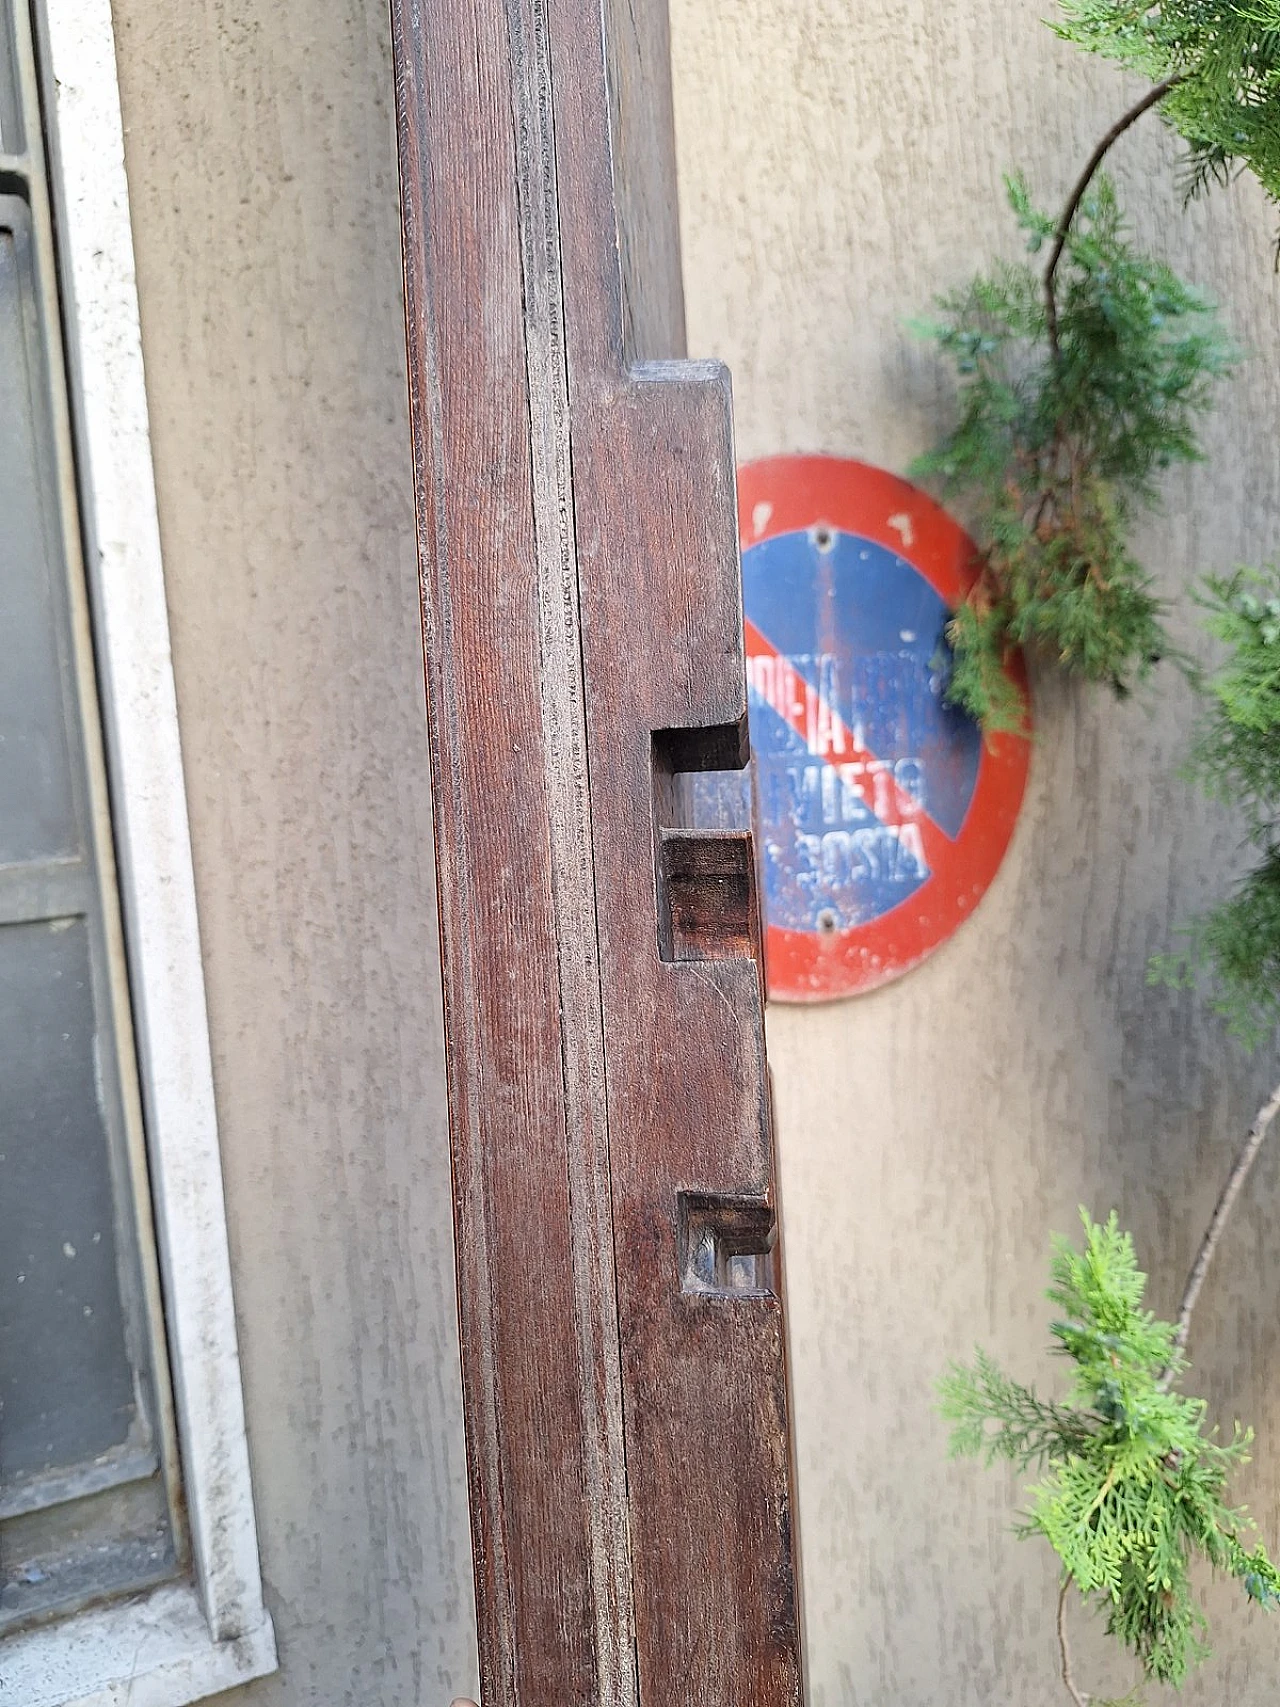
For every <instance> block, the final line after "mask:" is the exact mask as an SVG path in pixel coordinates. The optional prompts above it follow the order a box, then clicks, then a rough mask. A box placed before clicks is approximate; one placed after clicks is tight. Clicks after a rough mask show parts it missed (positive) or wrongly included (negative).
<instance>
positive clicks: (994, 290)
mask: <svg viewBox="0 0 1280 1707" xmlns="http://www.w3.org/2000/svg"><path fill="white" fill-rule="evenodd" d="M1008 195H1009V202H1010V205H1011V207H1012V209H1013V213H1014V217H1015V218H1016V220H1017V222H1018V225H1019V226H1020V228H1021V230H1022V232H1023V234H1024V237H1025V240H1026V247H1027V249H1028V251H1029V252H1030V253H1031V254H1037V253H1039V252H1040V251H1041V250H1042V249H1043V248H1044V246H1045V245H1046V244H1047V243H1049V242H1050V241H1051V240H1052V239H1053V238H1054V236H1055V230H1056V227H1055V222H1054V221H1053V220H1052V219H1051V218H1049V216H1048V215H1046V214H1044V213H1042V212H1040V211H1039V210H1038V209H1037V208H1035V207H1034V206H1033V204H1032V201H1031V197H1030V194H1029V192H1028V189H1027V186H1026V184H1025V182H1024V181H1023V179H1021V178H1020V177H1019V178H1012V179H1010V180H1008ZM1056 297H1057V349H1056V352H1055V350H1054V348H1053V347H1052V344H1051V341H1050V335H1049V328H1048V322H1047V315H1046V305H1045V293H1044V286H1043V283H1042V281H1041V279H1040V278H1039V276H1038V275H1037V273H1036V272H1035V271H1033V269H1032V267H1031V266H1030V265H1028V264H1026V263H1021V264H1014V265H1003V266H998V267H996V268H994V269H993V270H992V271H991V272H989V273H985V274H982V275H980V276H979V277H977V278H975V279H974V280H973V281H972V282H971V283H970V284H968V285H967V286H965V287H964V288H963V289H961V290H959V291H957V292H955V293H954V294H952V295H950V296H947V297H944V298H942V299H941V300H940V302H939V303H938V310H939V312H938V315H937V317H936V318H935V319H934V320H932V321H931V322H927V323H924V324H923V325H922V327H921V330H923V331H924V332H925V333H926V334H927V335H928V336H930V337H932V338H933V339H934V340H935V341H936V343H937V344H938V346H939V348H940V349H941V350H942V352H943V353H944V355H946V356H947V357H948V358H949V359H950V361H951V362H952V364H953V366H954V368H955V371H956V375H957V378H958V381H959V402H960V418H959V421H958V423H957V425H956V427H955V428H954V430H953V431H952V432H951V433H949V434H948V435H947V437H946V438H945V439H944V440H943V441H942V443H941V444H940V445H939V446H938V447H937V448H936V449H935V450H933V451H931V452H929V453H928V454H927V455H925V456H923V457H921V458H920V459H919V460H918V461H917V462H916V463H915V465H914V467H913V470H912V472H913V473H914V474H915V475H916V476H917V477H919V478H922V479H926V480H931V481H933V482H935V483H936V484H937V485H938V486H939V487H940V489H941V491H942V494H943V495H944V496H946V497H949V498H952V499H956V500H959V501H960V503H961V505H962V506H963V508H964V509H965V511H966V514H967V519H968V520H969V522H970V525H971V527H972V529H973V531H974V533H975V535H976V538H977V543H978V546H979V549H980V552H981V563H980V573H979V576H978V579H977V582H976V584H975V586H974V588H973V591H972V593H971V595H970V597H969V598H968V600H967V601H966V602H965V603H964V604H963V605H962V606H961V607H960V609H959V610H958V611H957V612H956V615H955V617H954V619H953V621H952V622H951V624H950V626H949V629H948V640H949V641H950V644H951V649H952V654H953V662H952V666H951V674H950V680H949V686H948V698H949V699H950V701H951V703H953V704H957V705H960V706H962V707H963V708H964V709H965V710H966V711H968V712H969V713H970V714H971V715H972V716H974V717H975V718H977V719H978V720H979V721H980V722H981V723H982V724H983V725H984V727H985V728H986V729H987V730H988V731H998V730H1002V729H1016V728H1018V727H1020V725H1021V722H1022V716H1023V708H1022V702H1021V698H1020V696H1019V694H1018V692H1017V690H1016V688H1015V687H1014V686H1013V684H1012V682H1011V681H1010V679H1009V677H1008V676H1007V675H1006V673H1005V670H1004V662H1005V658H1006V655H1007V654H1008V652H1009V650H1010V648H1011V647H1013V646H1022V647H1024V648H1026V649H1027V650H1028V651H1030V652H1032V653H1036V654H1040V655H1042V656H1047V657H1048V658H1050V659H1052V660H1054V661H1056V663H1057V664H1058V665H1060V666H1061V667H1062V668H1064V669H1066V670H1068V671H1070V672H1072V673H1074V674H1077V675H1080V676H1084V677H1086V678H1087V679H1089V680H1091V681H1102V682H1106V683H1109V684H1110V685H1111V686H1112V687H1113V688H1115V690H1116V691H1117V692H1119V693H1121V694H1124V693H1127V692H1128V691H1129V690H1130V689H1131V688H1132V687H1133V685H1134V684H1135V683H1137V682H1138V681H1141V680H1142V679H1143V678H1144V677H1145V676H1146V674H1147V673H1148V671H1149V670H1150V668H1151V666H1152V665H1153V663H1155V662H1156V661H1157V660H1158V659H1159V658H1160V657H1161V656H1164V655H1167V654H1169V652H1170V650H1171V647H1170V642H1169V639H1168V636H1167V634H1166V632H1165V629H1164V623H1163V619H1162V609H1161V605H1160V601H1159V600H1158V598H1157V597H1156V594H1155V592H1154V591H1153V588H1152V582H1151V578H1150V576H1149V575H1148V574H1147V572H1146V570H1145V569H1144V568H1143V566H1142V565H1141V564H1140V563H1139V562H1138V560H1137V558H1136V557H1135V556H1134V554H1133V551H1132V549H1131V547H1130V543H1129V535H1130V531H1131V528H1132V525H1133V521H1134V518H1135V516H1136V515H1137V513H1138V512H1139V511H1141V510H1142V509H1143V508H1144V507H1147V506H1150V505H1151V504H1153V503H1154V502H1155V500H1156V498H1157V495H1158V487H1159V480H1160V477H1161V476H1162V475H1163V474H1164V473H1165V472H1166V471H1167V470H1168V469H1170V468H1172V467H1173V466H1175V465H1176V464H1180V463H1188V462H1194V461H1196V460H1198V459H1199V457H1200V455H1201V450H1200V439H1199V429H1200V422H1201V419H1202V417H1203V416H1204V414H1205V413H1206V411H1207V410H1208V408H1209V406H1210V402H1211V395H1212V391H1213V386H1214V382H1215V381H1216V380H1217V379H1218V378H1220V377H1221V376H1222V375H1224V374H1225V373H1227V372H1228V371H1229V370H1230V368H1231V367H1232V365H1233V363H1234V360H1235V355H1234V351H1233V349H1232V347H1231V344H1230V341H1229V340H1228V338H1227V337H1226V335H1225V333H1224V332H1223V330H1222V328H1221V325H1220V324H1219V321H1218V319H1217V316H1216V314H1215V312H1214V310H1213V308H1212V306H1211V305H1210V304H1209V302H1208V301H1207V300H1206V299H1205V298H1204V297H1203V296H1201V295H1200V294H1199V293H1198V292H1197V291H1195V290H1193V289H1192V288H1191V286H1189V285H1187V284H1185V283H1183V281H1182V280H1180V279H1179V278H1178V277H1177V276H1176V275H1175V274H1174V273H1173V272H1172V271H1171V270H1170V268H1169V267H1167V266H1166V265H1164V263H1163V262H1161V261H1158V260H1154V259H1152V258H1151V257H1149V256H1146V255H1143V254H1141V253H1140V252H1139V251H1138V250H1137V249H1136V248H1135V247H1134V245H1133V243H1132V241H1131V239H1130V234H1129V232H1128V229H1127V227H1126V224H1125V221H1124V218H1123V216H1122V214H1121V211H1120V208H1119V205H1118V203H1117V201H1116V196H1115V192H1114V190H1113V189H1112V186H1111V184H1110V183H1109V182H1108V181H1107V179H1106V178H1104V177H1099V178H1097V179H1095V181H1094V184H1093V187H1092V189H1091V191H1090V192H1089V193H1088V194H1087V195H1086V196H1085V198H1084V200H1083V202H1082V204H1081V206H1080V209H1079V212H1078V214H1077V216H1076V218H1075V220H1074V221H1073V223H1072V226H1071V228H1070V230H1069V232H1068V233H1067V236H1066V240H1065V246H1064V251H1063V257H1062V262H1061V264H1060V267H1059V270H1058V275H1057V288H1056Z"/></svg>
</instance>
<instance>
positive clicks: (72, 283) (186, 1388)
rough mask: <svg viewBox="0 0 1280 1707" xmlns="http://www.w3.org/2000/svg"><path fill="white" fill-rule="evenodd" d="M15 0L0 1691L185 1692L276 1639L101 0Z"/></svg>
mask: <svg viewBox="0 0 1280 1707" xmlns="http://www.w3.org/2000/svg"><path fill="white" fill-rule="evenodd" d="M27 4H28V0H0V1707H71V1704H74V1703H83V1704H85V1707H88V1704H89V1703H97V1702H99V1701H105V1700H106V1699H107V1695H106V1693H105V1692H106V1691H109V1690H111V1688H112V1686H113V1685H118V1684H119V1683H120V1682H121V1680H123V1679H127V1680H129V1682H130V1685H131V1686H132V1687H131V1695H132V1688H137V1689H138V1692H139V1693H138V1699H140V1700H143V1699H145V1701H146V1702H147V1703H154V1704H155V1707H180V1704H181V1703H185V1702H188V1701H193V1700H196V1699H198V1698H199V1697H200V1696H202V1695H207V1694H210V1693H212V1692H214V1691H217V1690H221V1689H225V1688H227V1687H230V1686H231V1685H233V1684H235V1683H239V1682H243V1681H245V1680H246V1679H248V1678H251V1677H254V1676H258V1675H261V1674H262V1673H263V1672H265V1671H268V1670H270V1669H272V1668H273V1666H274V1663H275V1655H274V1645H273V1640H272V1635H271V1628H270V1624H269V1622H268V1620H267V1619H266V1616H265V1613H264V1612H263V1608H262V1602H261V1586H260V1581H259V1572H258V1561H257V1543H256V1532H255V1528H254V1517H253V1508H252V1502H251V1498H250V1492H249V1485H248V1463H247V1450H246V1446H245V1439H244V1420H243V1406H242V1400H241V1392H240V1381H239V1367H238V1360H237V1356H236V1348H235V1338H234V1323H233V1316H232V1309H231V1296H230V1283H229V1272H228V1262H227V1251H226V1234H225V1226H224V1224H223V1214H222V1191H221V1178H220V1173H219V1168H218V1156H217V1147H216V1128H215V1123H214V1110H213V1100H212V1078H211V1069H210V1063H209V1055H208V1036H207V1022H206V1017H205V1010H204V996H203V984H202V980H201V975H200V960H199V944H198V931H197V923H196V916H195V901H194V887H193V880H192V875H191V865H190V849H189V844H188V833H187V826H186V816H185V807H184V801H183V796H182V788H181V768H180V753H179V748H178V734H177V721H176V710H175V705H174V696H173V683H172V678H171V672H170V667H169V655H168V635H167V619H166V613H165V607H164V592H163V582H162V578H161V570H160V559H159V545H158V534H157V526H156V517H155V508H154V492H153V489H152V486H151V471H150V455H149V443H148V436H147V421H146V404H145V392H144V389H143V385H142V372H141V354H140V348H139V341H138V327H137V308H136V298H135V291H134V284H133V275H132V249H131V242H130V237H129V228H128V211H127V202H126V196H125V184H124V173H123V155H122V142H121V133H120V118H119V106H118V95H117V91H116V84H115V65H114V44H113V40H112V35H111V21H110V5H109V0H47V6H46V10H45V12H44V14H43V15H39V14H38V15H37V16H36V17H35V19H34V20H33V18H32V16H31V15H30V14H29V13H28V11H27V9H26V8H27ZM33 24H34V27H33ZM37 42H38V43H39V45H40V47H41V48H42V50H43V66H41V65H40V63H39V61H38V58H37V52H36V46H37ZM40 69H43V70H44V72H45V73H46V75H45V78H44V81H43V92H44V94H45V95H46V97H47V96H48V94H49V92H50V91H53V90H55V89H56V96H55V97H54V98H53V100H52V103H49V102H48V101H47V100H46V104H45V105H44V106H43V107H42V82H41V78H40V76H39V75H38V72H39V70H40ZM50 104H52V106H53V107H54V108H55V109H56V110H50ZM51 160H53V161H54V162H55V163H56V166H57V168H58V170H57V174H56V176H55V174H54V173H53V172H52V171H51ZM55 214H56V216H57V217H56V218H55ZM55 233H56V236H57V237H58V239H59V240H60V241H59V243H58V246H57V248H56V250H55ZM60 286H61V290H60V288H59V287H60ZM69 372H71V373H73V374H74V375H75V377H76V380H77V385H76V388H75V391H74V392H73V391H72V390H71V388H70V387H69V384H68V373H69ZM86 565H87V566H88V571H89V572H88V574H87V575H86ZM91 618H92V621H91ZM103 683H109V686H110V692H109V693H106V694H104V693H102V692H101V691H100V689H101V684H103ZM108 759H109V760H110V764H108ZM117 861H118V876H119V881H118V880H117ZM139 1063H141V1065H142V1069H143V1070H142V1072H141V1073H139ZM153 1203H154V1211H155V1213H154V1225H153V1216H152V1204H153ZM166 1251H178V1252H180V1253H181V1258H182V1260H181V1263H180V1264H174V1263H169V1262H165V1261H163V1258H164V1255H165V1253H166ZM179 1466H181V1471H180V1470H179ZM143 1689H145V1695H144V1694H143V1693H142V1690H143ZM111 1699H115V1696H114V1695H113V1696H111Z"/></svg>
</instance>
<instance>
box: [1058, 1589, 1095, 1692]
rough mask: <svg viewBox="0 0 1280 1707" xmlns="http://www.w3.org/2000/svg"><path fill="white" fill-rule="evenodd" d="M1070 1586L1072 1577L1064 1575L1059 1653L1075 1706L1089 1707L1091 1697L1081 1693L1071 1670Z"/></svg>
mask: <svg viewBox="0 0 1280 1707" xmlns="http://www.w3.org/2000/svg"><path fill="white" fill-rule="evenodd" d="M1070 1587H1071V1578H1070V1577H1063V1579H1062V1587H1061V1589H1059V1591H1058V1654H1059V1656H1060V1657H1061V1660H1062V1683H1063V1687H1064V1688H1065V1690H1066V1692H1067V1694H1068V1695H1069V1696H1070V1697H1071V1699H1072V1701H1073V1702H1074V1703H1075V1707H1089V1697H1088V1696H1087V1695H1081V1693H1080V1691H1079V1690H1078V1689H1077V1688H1076V1680H1075V1677H1074V1675H1073V1673H1072V1670H1071V1649H1070V1647H1069V1646H1068V1643H1067V1593H1068V1590H1069V1589H1070Z"/></svg>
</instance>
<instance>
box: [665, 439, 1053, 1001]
mask: <svg viewBox="0 0 1280 1707" xmlns="http://www.w3.org/2000/svg"><path fill="white" fill-rule="evenodd" d="M738 514H739V518H740V526H741V530H742V537H741V546H742V580H743V606H744V617H745V620H744V632H745V636H746V651H747V684H748V690H749V701H750V717H751V749H752V758H753V762H754V770H755V793H756V830H757V836H758V839H759V844H760V858H761V866H762V870H763V875H764V898H765V916H766V920H767V925H768V929H767V933H766V958H767V970H768V984H769V994H770V996H771V997H774V998H776V999H778V1000H781V1001H790V1002H815V1001H829V1000H832V999H835V998H838V997H841V996H851V995H856V994H858V993H860V992H862V991H865V990H870V989H874V988H875V987H876V986H877V985H878V984H883V983H886V982H887V981H888V980H889V979H891V978H896V977H899V976H900V975H901V974H902V973H903V972H906V971H908V970H909V969H910V968H911V967H913V966H915V965H917V964H918V963H919V962H920V961H921V960H923V959H924V958H925V956H926V955H928V954H930V953H932V951H933V950H934V949H935V948H937V947H938V946H939V944H940V943H942V942H944V941H945V940H946V939H947V937H949V936H950V935H951V933H952V932H953V931H954V930H955V929H956V928H957V926H959V925H960V924H962V923H963V922H964V920H965V919H966V918H968V917H969V915H970V914H971V913H972V912H973V910H974V908H975V907H976V906H977V904H978V902H979V901H980V900H981V898H982V896H983V894H984V893H985V891H986V889H987V887H988V885H989V884H990V883H991V881H992V879H993V878H994V876H995V874H996V871H997V870H998V869H999V866H1000V862H1001V860H1002V859H1003V857H1004V854H1005V850H1006V849H1007V847H1008V845H1009V840H1010V838H1011V836H1012V835H1013V829H1014V825H1015V823H1016V821H1017V816H1018V809H1019V807H1020V805H1021V803H1022V796H1023V793H1024V790H1025V787H1026V779H1027V768H1028V761H1029V755H1030V743H1029V741H1028V740H1027V739H1026V738H1024V737H1022V736H1015V735H996V736H991V737H988V738H986V739H985V740H984V738H983V735H982V731H981V730H980V729H979V727H978V725H977V724H976V723H975V722H974V721H973V720H972V719H971V718H970V717H968V716H967V715H966V714H965V713H963V712H961V711H959V710H957V709H956V708H955V707H953V706H948V705H947V704H946V703H945V698H944V696H945V693H946V686H947V681H948V679H949V670H950V667H951V655H950V651H949V648H948V647H947V644H946V638H945V632H944V631H945V628H946V624H947V622H948V620H949V618H950V615H951V613H952V612H953V611H954V610H955V608H956V606H957V605H958V604H959V603H960V602H961V600H962V599H963V598H964V597H965V595H966V593H967V592H968V590H969V588H970V587H971V586H972V584H973V580H974V577H975V574H976V564H977V558H978V553H977V548H976V546H975V545H974V543H973V541H972V540H971V539H970V538H969V537H968V535H967V534H966V533H965V532H964V530H963V529H962V528H961V527H960V526H959V525H958V524H957V523H956V522H955V521H954V520H953V519H952V517H950V516H949V515H948V514H947V513H946V511H945V510H943V509H942V508H941V507H940V506H939V505H938V504H936V503H935V502H934V501H933V499H932V498H930V497H928V496H927V494H925V493H924V492H921V491H919V490H917V489H916V488H915V487H914V486H911V485H909V484H908V482H906V481H905V480H900V479H898V478H897V477H896V476H895V475H892V474H889V473H886V472H885V471H884V470H883V469H879V468H873V467H870V466H869V465H868V464H866V463H862V462H855V461H852V460H851V459H848V458H842V457H831V456H776V457H767V458H765V459H764V460H762V461H759V462H752V463H747V464H745V465H744V466H743V467H742V468H741V469H740V470H739V472H738ZM1007 668H1008V671H1009V675H1010V678H1011V680H1012V681H1013V682H1015V684H1016V685H1017V687H1018V689H1019V691H1020V692H1021V693H1022V695H1023V700H1024V704H1025V705H1026V706H1027V727H1028V730H1029V728H1030V699H1029V695H1028V690H1027V683H1026V674H1025V670H1024V668H1023V664H1022V659H1021V657H1020V656H1014V657H1013V658H1011V659H1010V661H1009V664H1008V666H1007ZM743 789H744V785H743V783H742V780H741V779H740V778H735V779H730V778H728V777H727V776H725V775H724V774H723V773H721V774H720V775H719V776H706V777H704V778H700V779H699V780H698V783H697V785H696V788H695V813H696V821H697V822H698V823H699V824H700V825H704V826H710V825H715V824H723V823H725V822H727V821H728V820H729V819H730V818H731V817H732V816H734V815H735V814H736V815H738V816H741V814H742V812H743V811H744V809H745V798H744V792H743ZM734 791H736V795H734Z"/></svg>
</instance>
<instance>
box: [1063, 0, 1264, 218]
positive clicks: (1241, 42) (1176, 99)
mask: <svg viewBox="0 0 1280 1707" xmlns="http://www.w3.org/2000/svg"><path fill="white" fill-rule="evenodd" d="M1061 10H1062V13H1063V21H1062V22H1061V23H1059V24H1057V25H1055V26H1054V27H1055V30H1056V33H1057V34H1058V35H1060V36H1062V37H1063V38H1064V40H1066V41H1070V42H1074V43H1075V44H1076V45H1077V46H1078V47H1082V48H1085V49H1087V50H1088V51H1089V52H1092V53H1097V54H1101V55H1103V56H1104V57H1105V58H1107V59H1112V60H1115V61H1117V62H1118V63H1119V64H1121V65H1122V66H1124V67H1125V68H1126V69H1127V70H1129V71H1135V72H1137V73H1138V74H1139V75H1140V76H1142V77H1145V78H1147V79H1149V80H1150V81H1151V82H1152V83H1163V82H1165V81H1166V80H1167V79H1175V80H1176V81H1175V82H1174V86H1173V87H1172V88H1171V90H1170V92H1169V93H1168V95H1167V96H1166V97H1165V98H1164V100H1163V101H1162V102H1161V103H1160V114H1161V117H1162V118H1163V119H1164V120H1165V122H1166V123H1167V124H1169V125H1170V126H1171V127H1172V129H1174V130H1175V131H1177V132H1178V134H1179V135H1180V136H1182V137H1183V138H1184V139H1185V141H1186V142H1187V144H1188V146H1189V156H1188V163H1187V171H1186V181H1185V187H1186V190H1187V193H1188V195H1195V194H1197V193H1198V192H1199V191H1201V190H1203V189H1204V188H1205V187H1206V186H1207V185H1209V184H1211V183H1220V184H1221V183H1226V182H1227V180H1228V179H1229V178H1230V177H1231V176H1232V175H1233V173H1234V172H1235V171H1236V170H1238V169H1241V168H1247V169H1248V170H1249V171H1251V172H1252V173H1253V174H1254V175H1255V176H1256V177H1257V179H1258V181H1259V183H1261V185H1262V187H1263V189H1264V190H1265V191H1266V193H1267V194H1268V196H1270V198H1271V199H1272V201H1275V202H1280V0H1230V3H1228V0H1161V3H1160V4H1157V5H1154V6H1153V5H1150V4H1148V3H1147V0H1141V3H1135V0H1062V7H1061Z"/></svg>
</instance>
